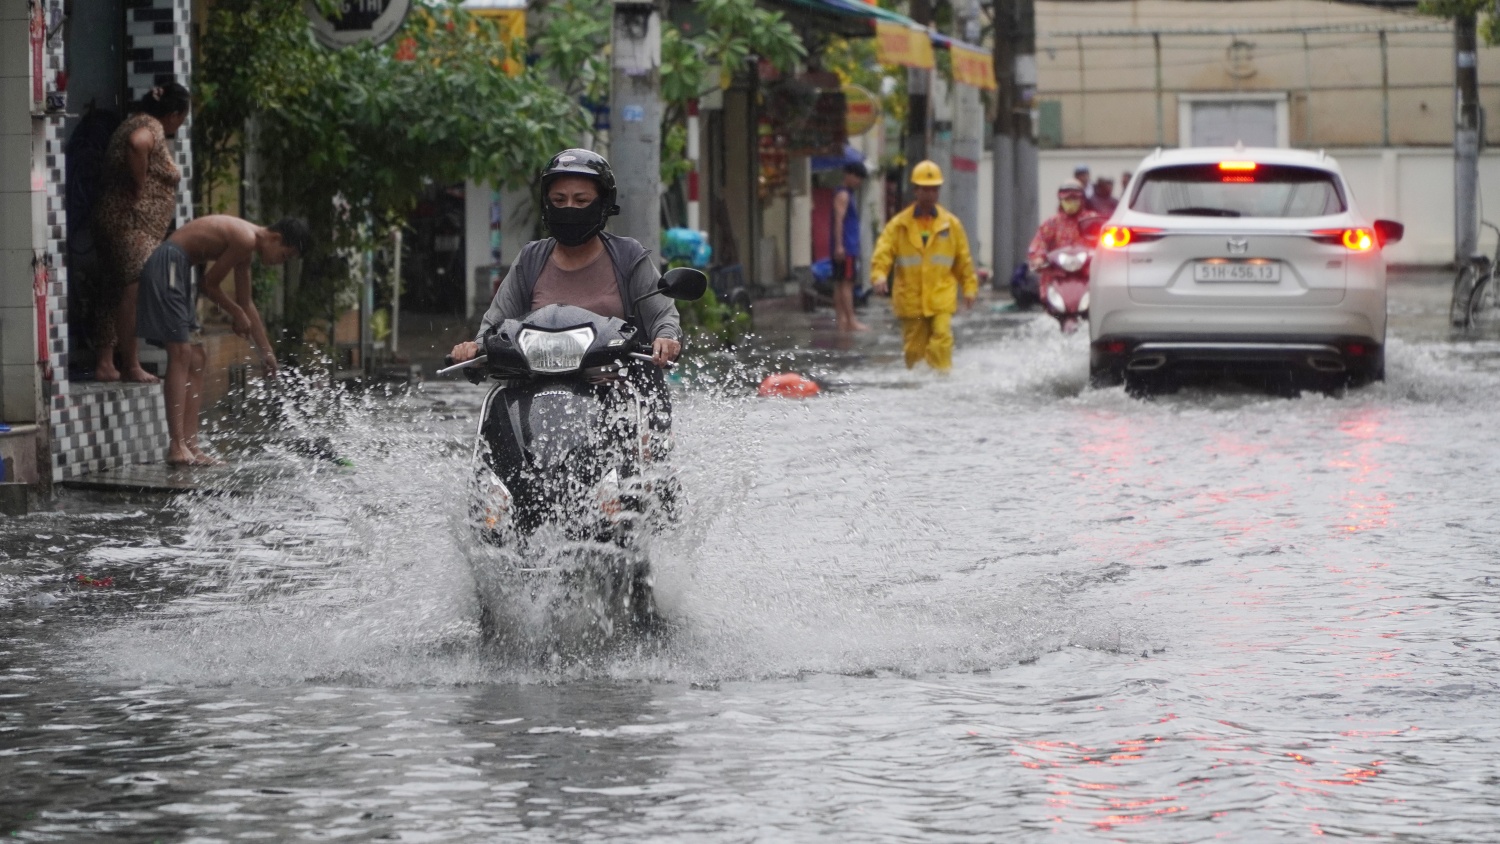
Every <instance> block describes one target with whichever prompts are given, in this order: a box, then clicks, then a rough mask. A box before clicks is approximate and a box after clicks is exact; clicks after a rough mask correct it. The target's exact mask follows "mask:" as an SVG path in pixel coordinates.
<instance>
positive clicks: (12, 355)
mask: <svg viewBox="0 0 1500 844" xmlns="http://www.w3.org/2000/svg"><path fill="white" fill-rule="evenodd" d="M29 31H30V30H29V26H28V18H27V4H26V0H0V418H3V420H4V421H6V422H11V423H34V422H36V421H37V420H38V419H39V417H40V415H41V383H40V379H39V377H38V376H39V373H38V368H37V339H36V307H35V301H36V300H35V297H34V294H33V291H32V277H33V274H32V260H33V258H34V256H36V255H38V254H41V253H42V251H43V247H44V245H45V232H44V231H43V226H42V221H43V220H45V218H46V194H45V192H44V190H43V187H44V184H43V182H42V181H41V164H42V158H41V151H42V147H43V145H44V143H45V141H46V138H45V127H46V121H45V120H33V119H32V118H31V116H30V113H31V111H32V106H33V103H32V79H31V69H32V66H31V47H30V41H29ZM44 72H45V71H44ZM33 174H35V177H36V178H33Z"/></svg>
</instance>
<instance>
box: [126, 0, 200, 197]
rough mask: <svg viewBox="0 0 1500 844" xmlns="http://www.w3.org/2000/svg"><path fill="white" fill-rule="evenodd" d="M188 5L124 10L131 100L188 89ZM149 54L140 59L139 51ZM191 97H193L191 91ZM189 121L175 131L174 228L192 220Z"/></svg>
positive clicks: (171, 2)
mask: <svg viewBox="0 0 1500 844" xmlns="http://www.w3.org/2000/svg"><path fill="white" fill-rule="evenodd" d="M192 6H193V4H192V0H145V2H141V3H140V4H139V5H138V6H135V7H134V8H128V9H126V11H125V34H126V35H127V36H128V38H129V41H130V48H129V49H130V54H131V60H130V61H129V63H128V64H127V66H126V68H125V73H126V82H127V83H128V85H129V86H130V96H131V99H136V100H138V99H140V98H141V97H143V96H145V95H146V93H147V92H148V91H150V90H151V89H152V88H154V87H156V86H158V85H165V84H166V83H168V82H173V81H176V82H181V83H182V84H183V85H186V86H187V87H188V90H189V91H192V88H193V82H192V77H193V45H192V20H193V8H192ZM147 50H149V51H150V55H149V56H148V55H146V53H145V52H144V51H147ZM194 93H196V92H194ZM192 134H193V121H192V117H191V116H189V117H188V122H187V123H185V124H183V127H182V128H181V129H180V130H178V132H177V141H176V144H175V147H176V150H177V166H178V168H179V169H181V170H182V186H181V189H180V191H179V193H178V202H177V225H179V226H180V225H182V224H183V223H186V222H187V221H189V220H191V219H193V189H192V181H193V149H192V140H191V138H192Z"/></svg>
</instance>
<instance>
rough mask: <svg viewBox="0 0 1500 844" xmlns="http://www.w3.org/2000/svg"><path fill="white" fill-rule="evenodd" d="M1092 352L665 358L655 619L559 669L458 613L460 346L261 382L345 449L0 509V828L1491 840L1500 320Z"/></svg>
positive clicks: (210, 836)
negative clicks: (354, 391)
mask: <svg viewBox="0 0 1500 844" xmlns="http://www.w3.org/2000/svg"><path fill="white" fill-rule="evenodd" d="M1083 349H1084V340H1083V338H1081V337H1072V338H1064V337H1061V336H1060V335H1058V334H1057V333H1056V331H1055V329H1054V328H1052V327H1051V325H1050V324H1049V323H1047V322H1044V321H1042V320H1040V319H1038V320H1036V321H1035V322H1032V323H1027V324H1024V325H1022V326H1021V327H1019V328H1018V329H1016V330H1013V331H1010V332H1008V333H1007V334H1006V335H1005V336H1004V337H1003V338H1001V339H998V340H997V339H994V338H993V337H992V336H991V337H990V339H987V340H984V341H982V342H981V341H978V340H972V339H971V340H970V341H969V342H968V343H967V344H965V345H962V346H961V348H960V351H959V354H958V357H957V362H956V370H955V372H954V374H953V376H952V377H951V378H949V379H946V380H935V379H933V378H932V377H931V376H928V375H926V374H924V373H921V372H918V373H916V374H910V373H906V372H905V371H904V370H900V369H898V368H895V367H892V366H890V365H887V364H884V363H879V362H876V363H870V364H864V365H854V366H850V367H845V368H841V369H839V370H838V371H837V373H836V375H837V380H839V381H840V382H841V383H840V386H839V387H838V389H836V390H834V391H833V392H832V394H831V395H829V396H826V397H824V398H822V399H819V400H816V401H810V402H801V403H791V402H759V401H754V400H750V399H746V398H742V397H741V396H743V394H744V391H743V390H742V389H739V386H741V385H742V384H743V383H744V382H745V381H746V380H747V379H746V378H745V377H743V376H739V377H737V376H734V375H728V376H726V375H724V374H723V373H720V374H719V376H718V377H719V378H721V379H723V380H724V382H725V383H726V384H729V385H733V388H730V387H728V386H726V387H725V388H724V389H716V388H715V387H714V385H711V384H709V385H704V384H700V385H699V387H698V388H696V389H692V390H688V391H685V392H684V393H683V394H681V397H680V400H679V404H678V412H677V440H678V443H679V449H678V452H677V456H676V460H677V464H678V466H679V467H680V469H681V471H682V472H683V475H684V477H683V481H684V485H685V487H686V488H687V489H688V491H689V494H690V497H691V507H690V514H689V518H688V519H687V520H686V523H685V525H684V527H683V529H682V530H681V531H679V532H678V533H676V534H674V535H672V536H669V537H665V538H663V539H662V540H660V541H659V542H658V543H657V546H656V547H655V548H654V550H653V558H654V560H655V564H656V572H657V594H658V600H659V601H660V603H661V605H662V607H663V610H664V613H665V614H666V615H667V616H668V617H669V618H671V619H672V620H673V622H674V625H675V632H674V634H673V635H672V636H671V637H670V639H669V640H668V641H667V642H666V643H665V644H664V645H663V646H661V647H651V648H644V647H643V648H640V649H635V650H632V649H629V648H627V649H625V650H623V651H622V652H619V653H612V654H609V655H604V656H601V657H600V658H597V659H595V660H591V661H585V662H583V663H571V664H568V665H565V666H563V667H561V668H550V667H547V666H545V665H543V664H539V663H537V662H536V661H535V660H528V659H516V658H513V657H512V655H508V654H506V653H503V652H497V651H496V650H495V649H490V648H485V647H482V646H481V645H480V644H479V641H478V630H477V617H478V609H477V606H476V604H475V598H474V594H473V593H474V589H473V585H472V579H471V577H470V574H469V565H470V562H471V560H472V559H473V556H474V555H475V554H476V553H480V552H479V551H478V549H476V548H474V547H472V546H471V545H470V544H469V543H468V542H467V541H466V540H465V532H464V528H463V526H462V521H461V518H460V517H461V512H460V510H461V505H460V495H461V493H462V490H463V481H462V478H463V474H464V473H463V465H464V463H465V461H466V459H467V449H466V443H465V438H466V436H467V435H468V432H469V431H470V430H471V429H472V427H473V420H472V414H473V413H475V412H477V409H478V404H479V401H480V400H481V398H482V392H481V391H480V390H479V389H478V388H471V387H468V386H467V385H432V386H430V387H429V388H428V389H427V390H426V391H425V392H424V393H423V394H422V395H420V396H415V397H411V398H409V399H406V400H402V401H395V402H388V401H383V400H381V401H376V400H369V401H358V400H353V399H344V400H341V401H337V402H331V401H330V400H328V399H327V397H322V396H315V397H314V398H312V399H304V400H303V402H302V403H300V404H298V405H296V406H294V407H293V408H292V410H293V411H294V412H293V413H292V414H291V416H290V417H289V418H288V422H287V423H286V425H285V430H286V432H287V434H288V436H287V440H286V443H287V444H290V445H292V446H296V445H298V444H299V443H301V444H304V445H305V444H306V443H307V442H309V441H312V440H315V439H316V438H318V437H328V438H329V439H330V442H329V444H328V445H329V447H330V449H331V451H332V452H336V453H338V454H340V455H342V456H346V457H349V458H352V459H353V461H354V464H355V465H354V468H353V469H352V470H350V469H342V468H339V467H338V466H336V465H335V464H333V463H332V462H330V461H328V460H323V459H319V458H316V457H314V458H308V457H305V456H302V455H303V454H305V453H307V452H309V451H313V452H316V451H318V450H319V449H318V448H314V449H311V450H309V449H307V448H300V449H299V448H290V449H284V450H283V451H273V453H270V454H267V455H265V456H263V457H261V458H258V459H257V460H254V461H250V463H249V465H247V467H246V469H245V471H254V472H257V473H261V474H266V475H269V476H270V477H271V480H269V481H267V482H266V483H265V485H264V486H263V487H262V488H261V490H260V492H259V493H258V494H256V495H254V496H250V497H244V498H189V499H182V500H179V501H178V502H176V503H175V504H174V505H173V506H172V507H169V508H167V509H166V510H164V511H162V510H157V509H155V508H154V507H143V508H142V509H140V510H137V511H127V512H125V513H120V512H118V509H119V508H115V511H113V512H111V511H109V510H106V509H102V508H95V512H86V509H87V508H86V507H85V508H76V507H73V506H71V505H70V508H69V510H70V512H69V513H68V514H67V515H56V514H54V515H48V514H42V515H37V516H33V517H30V518H28V519H26V520H22V521H21V522H17V523H15V524H13V525H9V526H7V527H6V529H5V530H6V532H5V534H4V545H3V548H4V550H5V553H6V554H7V555H8V558H7V559H5V560H3V561H0V613H3V614H4V617H5V618H6V620H5V621H4V622H3V623H0V630H3V631H4V633H5V645H4V648H5V650H6V653H5V654H4V659H5V662H4V673H0V713H3V714H4V718H5V720H4V722H3V723H0V782H4V783H6V785H5V786H3V788H4V790H5V791H6V792H8V793H9V794H10V795H11V798H12V799H9V800H6V801H0V802H3V803H7V804H8V805H9V808H7V807H4V806H0V833H3V832H6V831H9V830H10V829H14V830H17V831H19V832H20V833H22V834H23V835H24V836H26V837H30V838H33V839H43V840H45V839H49V838H50V839H51V840H67V841H73V840H83V839H85V838H88V837H90V836H92V837H97V838H101V839H102V838H106V837H109V836H110V835H111V833H112V831H114V832H116V833H118V834H122V835H125V836H126V837H137V838H141V839H145V838H149V837H152V836H161V837H166V838H170V837H174V836H176V837H180V838H181V839H182V840H189V839H192V840H234V839H238V838H243V837H254V836H256V835H261V836H263V837H267V838H270V839H271V840H286V839H290V838H296V837H338V836H350V837H355V838H368V837H373V836H376V835H390V836H394V837H397V838H400V839H402V840H408V839H409V840H435V841H447V840H461V839H467V840H495V839H496V838H513V839H517V840H521V839H532V838H534V839H536V840H550V839H552V838H554V837H567V838H573V839H580V840H590V839H600V840H622V839H623V840H660V839H662V838H677V839H680V840H722V841H743V840H787V839H792V840H810V839H812V838H816V837H820V836H832V837H837V838H843V839H845V840H893V841H894V840H976V841H988V840H995V839H996V838H999V837H1003V836H1007V835H1019V836H1020V837H1033V836H1034V837H1043V836H1049V837H1055V835H1056V834H1058V833H1061V834H1062V835H1063V836H1064V837H1065V839H1066V838H1077V837H1086V836H1087V837H1097V838H1102V839H1122V838H1125V839H1134V840H1150V841H1162V840H1181V841H1197V840H1202V839H1205V838H1209V837H1213V836H1219V835H1223V836H1228V837H1231V838H1240V839H1245V838H1250V839H1254V838H1258V837H1268V836H1270V835H1299V836H1300V835H1311V834H1317V833H1328V834H1335V835H1348V836H1361V837H1388V838H1389V837H1399V838H1402V839H1404V840H1430V841H1453V840H1486V839H1487V838H1489V837H1490V836H1492V835H1493V827H1494V822H1495V818H1496V816H1497V813H1500V774H1497V768H1496V766H1495V763H1494V762H1493V758H1494V754H1495V752H1496V751H1497V749H1500V741H1497V739H1500V735H1497V732H1500V730H1497V727H1496V725H1495V721H1494V719H1493V717H1492V716H1491V715H1490V714H1489V713H1490V712H1492V711H1493V710H1494V709H1495V707H1496V706H1497V705H1500V699H1497V698H1500V696H1497V694H1496V679H1495V678H1496V668H1497V658H1496V647H1497V646H1496V639H1497V636H1496V633H1497V622H1496V609H1497V601H1496V588H1497V585H1500V566H1497V563H1496V559H1497V554H1496V549H1497V545H1500V543H1497V537H1500V528H1497V527H1496V526H1495V524H1494V521H1493V517H1494V514H1495V513H1496V512H1500V507H1497V504H1500V502H1497V501H1496V497H1497V495H1496V492H1495V490H1496V489H1500V486H1497V485H1496V483H1495V482H1494V480H1493V479H1494V478H1495V477H1497V474H1496V473H1497V471H1500V456H1497V455H1500V450H1497V449H1495V448H1494V447H1493V446H1491V445H1489V444H1488V442H1487V441H1486V439H1485V438H1484V436H1483V432H1484V431H1485V430H1486V429H1487V426H1488V427H1492V426H1493V420H1494V419H1495V417H1496V410H1497V408H1500V399H1497V395H1500V393H1497V388H1500V368H1497V367H1496V366H1495V362H1496V361H1497V360H1500V347H1494V346H1493V345H1485V344H1471V345H1467V346H1455V345H1449V344H1442V343H1402V342H1400V341H1399V340H1397V341H1395V342H1393V344H1392V347H1391V349H1390V352H1389V365H1390V379H1389V381H1388V382H1387V383H1386V384H1384V385H1377V386H1375V387H1373V388H1369V389H1365V390H1360V391H1356V392H1354V393H1351V394H1349V395H1347V396H1344V397H1342V398H1326V397H1319V396H1308V397H1304V398H1301V399H1297V400H1290V401H1289V400H1283V399H1272V398H1267V397H1266V396H1264V395H1263V394H1259V393H1255V392H1252V391H1240V390H1236V389H1233V388H1229V389H1219V390H1215V391H1204V390H1196V391H1195V390H1188V391H1184V392H1183V393H1181V394H1178V395H1175V396H1168V397H1163V398H1161V399H1158V400H1155V401H1151V402H1141V401H1135V400H1131V399H1128V398H1127V397H1125V396H1124V394H1123V393H1122V392H1120V391H1088V390H1085V389H1084V388H1083V385H1084V382H1085V380H1086V372H1085V356H1084V354H1083ZM824 365H827V364H824ZM80 509H82V510H83V511H80ZM78 574H87V575H90V576H93V577H103V576H110V577H113V578H114V586H113V587H111V588H99V589H94V588H89V587H85V586H80V585H78V584H77V581H76V579H75V576H76V575H78ZM65 584H67V585H65ZM27 813H31V814H32V815H33V817H29V818H28V817H26V814H27Z"/></svg>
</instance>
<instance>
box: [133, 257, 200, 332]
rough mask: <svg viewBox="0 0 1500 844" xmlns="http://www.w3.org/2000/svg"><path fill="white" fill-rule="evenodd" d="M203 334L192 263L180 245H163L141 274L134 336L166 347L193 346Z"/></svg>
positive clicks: (149, 259) (148, 261) (148, 259)
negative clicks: (180, 344)
mask: <svg viewBox="0 0 1500 844" xmlns="http://www.w3.org/2000/svg"><path fill="white" fill-rule="evenodd" d="M201 330H202V326H200V325H199V324H198V286H197V285H195V284H194V283H193V265H192V262H191V261H189V260H188V255H187V253H186V252H184V251H182V248H181V247H179V246H178V245H177V244H175V243H170V242H166V243H163V244H162V245H160V246H158V247H156V251H155V252H152V253H151V257H150V258H147V259H146V266H145V267H144V268H143V269H142V270H141V291H140V294H139V297H138V299H137V303H136V314H135V334H136V336H137V337H140V338H141V339H142V340H145V341H146V342H148V343H152V344H154V345H165V344H167V343H187V342H190V341H191V340H192V339H193V334H194V333H195V332H198V331H201Z"/></svg>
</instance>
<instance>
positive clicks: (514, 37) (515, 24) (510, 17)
mask: <svg viewBox="0 0 1500 844" xmlns="http://www.w3.org/2000/svg"><path fill="white" fill-rule="evenodd" d="M469 14H471V15H473V16H474V17H476V18H488V19H489V20H492V21H494V22H495V26H496V28H498V29H499V30H500V43H501V44H504V45H505V49H506V59H505V75H506V76H520V75H521V71H523V70H525V69H526V65H525V62H523V61H522V60H521V59H518V58H516V57H515V56H514V55H513V52H514V51H515V50H516V49H518V48H519V47H520V46H521V45H524V44H525V43H526V8H525V7H524V6H523V7H521V8H519V9H498V8H496V9H492V8H472V9H469ZM471 34H472V33H471Z"/></svg>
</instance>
